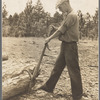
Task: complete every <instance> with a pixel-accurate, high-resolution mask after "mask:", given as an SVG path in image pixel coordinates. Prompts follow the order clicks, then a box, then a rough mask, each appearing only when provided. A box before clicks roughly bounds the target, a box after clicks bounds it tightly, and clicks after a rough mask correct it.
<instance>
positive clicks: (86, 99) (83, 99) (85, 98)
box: [80, 96, 88, 100]
mask: <svg viewBox="0 0 100 100" xmlns="http://www.w3.org/2000/svg"><path fill="white" fill-rule="evenodd" d="M80 100H88V98H87V97H84V96H82V98H81V99H80Z"/></svg>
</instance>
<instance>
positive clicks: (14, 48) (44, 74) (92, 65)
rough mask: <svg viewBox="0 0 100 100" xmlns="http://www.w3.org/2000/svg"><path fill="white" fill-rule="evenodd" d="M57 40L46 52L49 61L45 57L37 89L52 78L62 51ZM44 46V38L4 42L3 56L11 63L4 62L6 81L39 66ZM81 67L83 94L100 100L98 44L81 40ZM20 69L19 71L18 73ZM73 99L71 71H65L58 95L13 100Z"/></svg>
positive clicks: (4, 40)
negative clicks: (28, 68) (20, 71)
mask: <svg viewBox="0 0 100 100" xmlns="http://www.w3.org/2000/svg"><path fill="white" fill-rule="evenodd" d="M60 43H61V42H60V41H58V40H57V39H54V40H52V41H51V42H50V43H49V47H50V49H51V51H49V50H46V54H48V55H50V56H49V57H44V58H43V61H42V63H41V72H40V75H39V76H38V79H40V80H41V82H40V83H38V84H37V85H42V84H43V83H44V82H45V81H46V80H47V79H48V78H49V76H50V73H51V70H52V68H53V66H54V64H55V60H56V58H57V55H58V53H59V50H60ZM43 46H44V38H12V37H5V38H4V37H3V38H2V52H3V55H8V60H7V61H2V80H3V81H5V80H6V79H8V78H11V77H13V76H14V74H15V73H17V72H18V71H19V69H21V68H23V67H25V66H36V65H37V63H38V61H39V57H40V55H41V52H42V49H43ZM78 50H79V64H80V69H81V74H82V83H83V90H84V93H85V94H86V97H87V98H88V100H98V91H99V90H98V41H95V40H94V41H91V40H81V41H79V43H78ZM14 68H17V69H18V70H14ZM70 95H71V86H70V78H69V75H68V71H67V68H65V69H64V71H63V73H62V75H61V77H60V79H59V81H58V83H57V85H56V88H55V90H54V94H49V93H45V92H43V91H35V92H32V93H30V94H24V95H21V96H18V97H15V98H13V99H12V100H69V97H70Z"/></svg>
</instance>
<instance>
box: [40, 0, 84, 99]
mask: <svg viewBox="0 0 100 100" xmlns="http://www.w3.org/2000/svg"><path fill="white" fill-rule="evenodd" d="M56 7H57V8H59V10H60V11H61V12H62V13H63V15H64V19H63V22H62V24H61V26H60V27H59V28H58V29H57V30H56V31H55V32H54V33H53V34H52V35H51V36H50V37H48V38H47V39H46V40H45V43H49V42H50V40H51V39H53V38H55V37H59V40H60V41H62V43H61V51H60V54H59V56H58V58H57V60H56V63H55V66H54V68H53V70H52V72H51V76H50V78H49V79H48V80H47V82H46V83H45V84H44V85H43V86H41V87H40V88H39V89H42V90H44V91H46V92H53V90H54V88H55V86H56V83H57V81H58V79H59V77H60V75H61V73H62V71H63V69H64V68H65V66H67V68H68V72H69V76H70V81H71V89H72V97H73V100H85V99H83V98H82V94H83V89H82V80H81V74H80V68H79V62H78V49H77V42H78V37H79V20H78V17H77V15H76V14H75V13H74V12H73V9H72V8H71V6H70V2H69V0H59V1H58V3H57V5H56Z"/></svg>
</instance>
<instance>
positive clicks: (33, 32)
mask: <svg viewBox="0 0 100 100" xmlns="http://www.w3.org/2000/svg"><path fill="white" fill-rule="evenodd" d="M7 14H8V12H7V10H6V4H5V3H4V4H3V7H2V19H3V20H2V25H3V27H2V35H3V36H13V37H28V36H34V37H41V36H42V37H46V36H47V35H48V28H49V25H51V24H53V25H55V26H59V25H60V23H61V21H62V20H63V16H62V14H60V13H59V12H55V14H54V16H53V17H51V15H50V14H49V13H48V12H45V10H44V9H43V5H42V3H41V1H40V0H37V3H36V5H33V4H32V0H29V1H28V2H27V3H26V7H25V9H24V11H22V12H21V13H20V14H17V13H15V14H14V15H13V16H12V15H9V16H8V17H7ZM78 16H79V22H80V39H82V38H83V37H89V38H92V39H94V38H97V37H98V9H96V11H95V15H94V16H91V15H90V14H89V13H87V14H86V15H83V14H82V12H81V11H80V10H79V11H78Z"/></svg>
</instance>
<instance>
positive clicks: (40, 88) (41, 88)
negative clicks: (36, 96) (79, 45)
mask: <svg viewBox="0 0 100 100" xmlns="http://www.w3.org/2000/svg"><path fill="white" fill-rule="evenodd" d="M37 90H44V91H46V92H49V93H53V90H50V89H48V88H47V86H46V85H43V86H41V87H39V88H38V89H37Z"/></svg>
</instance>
